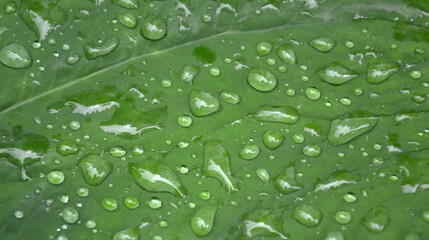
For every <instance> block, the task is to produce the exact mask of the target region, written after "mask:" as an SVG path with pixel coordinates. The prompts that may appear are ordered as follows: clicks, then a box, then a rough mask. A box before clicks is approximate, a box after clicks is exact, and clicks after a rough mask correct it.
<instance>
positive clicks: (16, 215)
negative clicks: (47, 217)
mask: <svg viewBox="0 0 429 240" xmlns="http://www.w3.org/2000/svg"><path fill="white" fill-rule="evenodd" d="M14 215H15V217H16V218H17V219H21V218H23V217H24V212H23V211H21V210H16V211H15V212H14Z"/></svg>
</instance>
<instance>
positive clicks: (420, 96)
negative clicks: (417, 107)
mask: <svg viewBox="0 0 429 240" xmlns="http://www.w3.org/2000/svg"><path fill="white" fill-rule="evenodd" d="M411 100H412V101H413V102H415V103H423V102H424V101H425V100H426V94H425V93H415V94H414V95H413V96H412V97H411Z"/></svg>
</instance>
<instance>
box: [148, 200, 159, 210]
mask: <svg viewBox="0 0 429 240" xmlns="http://www.w3.org/2000/svg"><path fill="white" fill-rule="evenodd" d="M147 205H148V206H149V207H150V208H152V209H158V208H160V207H162V201H161V200H159V199H158V198H152V199H151V200H150V201H149V202H148V203H147Z"/></svg>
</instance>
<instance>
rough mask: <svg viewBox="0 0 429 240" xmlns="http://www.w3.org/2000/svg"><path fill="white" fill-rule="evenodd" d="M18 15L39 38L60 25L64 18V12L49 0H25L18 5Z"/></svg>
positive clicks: (44, 36) (42, 38)
mask: <svg viewBox="0 0 429 240" xmlns="http://www.w3.org/2000/svg"><path fill="white" fill-rule="evenodd" d="M19 16H20V17H21V19H22V20H23V21H24V22H25V23H26V24H27V26H28V27H29V28H30V29H31V30H33V31H34V32H35V33H36V34H37V36H38V38H39V40H44V39H45V38H46V37H47V36H48V34H49V33H51V32H52V31H54V30H55V29H57V28H58V27H60V26H61V25H62V24H63V23H64V22H65V21H66V20H67V14H66V12H65V11H64V10H63V9H62V8H60V7H58V6H57V4H56V3H54V2H52V1H49V0H27V1H23V2H22V3H21V6H20V7H19Z"/></svg>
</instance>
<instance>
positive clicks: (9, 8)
mask: <svg viewBox="0 0 429 240" xmlns="http://www.w3.org/2000/svg"><path fill="white" fill-rule="evenodd" d="M17 8H18V6H17V5H16V3H15V2H13V1H9V2H6V3H5V4H4V6H3V12H4V13H6V14H11V13H14V12H15V11H16V9H17Z"/></svg>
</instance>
